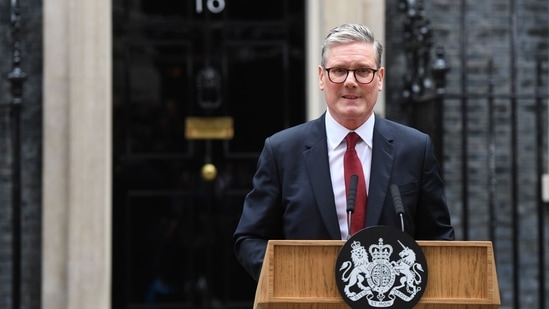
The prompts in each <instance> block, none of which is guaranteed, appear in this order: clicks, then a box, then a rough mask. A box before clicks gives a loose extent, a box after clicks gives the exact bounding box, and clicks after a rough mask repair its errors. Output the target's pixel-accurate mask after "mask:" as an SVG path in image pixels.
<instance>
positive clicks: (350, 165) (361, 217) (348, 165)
mask: <svg viewBox="0 0 549 309" xmlns="http://www.w3.org/2000/svg"><path fill="white" fill-rule="evenodd" d="M358 139H359V136H358V134H356V133H355V132H350V133H349V134H347V136H346V137H345V140H346V141H347V151H345V156H344V158H343V167H344V177H345V188H346V190H345V191H346V192H347V193H348V192H349V182H350V179H351V175H357V176H358V185H357V190H356V203H355V211H354V212H353V214H352V216H351V235H353V234H355V233H356V232H358V231H359V230H361V229H363V228H364V226H365V224H366V205H367V202H368V196H367V194H366V182H365V178H364V171H363V170H362V164H361V163H360V159H359V158H358V155H357V153H356V150H355V145H356V143H357V141H358Z"/></svg>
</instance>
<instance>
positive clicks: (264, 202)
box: [233, 138, 282, 281]
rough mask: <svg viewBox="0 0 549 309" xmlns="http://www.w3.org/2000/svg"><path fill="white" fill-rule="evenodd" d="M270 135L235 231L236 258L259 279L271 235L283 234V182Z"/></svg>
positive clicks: (279, 236)
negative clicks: (280, 179)
mask: <svg viewBox="0 0 549 309" xmlns="http://www.w3.org/2000/svg"><path fill="white" fill-rule="evenodd" d="M279 183H280V182H279V178H278V173H277V169H276V162H275V158H274V156H273V151H272V147H271V144H270V139H269V138H267V139H266V140H265V144H264V147H263V150H262V151H261V154H260V156H259V160H258V163H257V171H256V173H255V174H254V177H253V188H252V190H251V191H250V192H249V193H248V194H247V195H246V197H245V199H244V204H243V209H242V215H241V218H240V221H239V223H238V225H237V227H236V230H235V232H234V235H233V236H234V241H235V243H234V250H235V254H236V258H237V260H238V261H239V262H240V264H241V265H242V266H243V267H244V268H245V269H246V271H247V272H248V273H249V274H250V275H251V276H252V277H253V278H254V279H255V280H256V281H257V280H258V279H259V274H260V272H261V266H262V264H263V258H264V255H265V250H266V248H267V242H268V240H269V239H280V238H281V234H282V232H281V226H280V224H281V222H280V220H277V219H276V218H280V217H281V214H280V211H281V210H280V190H281V189H280V186H279Z"/></svg>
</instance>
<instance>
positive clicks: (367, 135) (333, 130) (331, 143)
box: [325, 110, 375, 150]
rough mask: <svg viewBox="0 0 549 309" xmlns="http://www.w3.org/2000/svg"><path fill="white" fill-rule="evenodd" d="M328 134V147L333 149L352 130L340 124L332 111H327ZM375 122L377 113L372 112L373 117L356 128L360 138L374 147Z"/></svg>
mask: <svg viewBox="0 0 549 309" xmlns="http://www.w3.org/2000/svg"><path fill="white" fill-rule="evenodd" d="M325 118H326V120H325V121H326V136H327V138H328V147H330V148H331V149H332V150H333V149H336V148H337V147H338V146H339V145H340V144H341V142H342V141H343V140H344V139H345V136H347V134H348V133H349V132H350V130H349V129H347V128H345V127H344V126H342V125H341V124H339V123H338V122H337V121H335V119H334V118H333V117H332V115H331V114H330V111H328V110H327V111H326V117H325ZM374 123H375V114H374V113H372V117H370V118H368V120H366V122H365V123H363V124H362V125H361V126H360V127H358V128H357V129H356V130H354V131H355V132H356V133H357V134H358V135H359V136H360V138H361V139H362V140H363V141H364V142H365V143H366V145H368V147H370V148H372V144H373V142H372V141H373V136H374Z"/></svg>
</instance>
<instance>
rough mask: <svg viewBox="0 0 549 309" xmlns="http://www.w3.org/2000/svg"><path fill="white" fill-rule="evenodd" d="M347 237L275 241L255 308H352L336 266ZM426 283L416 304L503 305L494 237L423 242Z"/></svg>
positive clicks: (438, 308)
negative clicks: (336, 275) (347, 301)
mask: <svg viewBox="0 0 549 309" xmlns="http://www.w3.org/2000/svg"><path fill="white" fill-rule="evenodd" d="M344 243H345V242H344V241H343V240H271V241H269V244H268V246H267V252H266V254H265V260H264V262H263V268H262V270H261V275H260V277H259V281H258V285H257V291H256V295H255V300H254V309H282V308H284V309H305V308H307V309H340V308H341V309H348V308H350V307H349V306H348V305H347V304H346V303H345V301H344V300H343V298H342V297H341V295H340V293H339V290H338V287H337V283H336V279H335V265H336V260H337V257H338V255H339V251H340V249H341V247H342V246H343V245H344ZM417 243H418V244H419V246H420V247H421V248H422V250H423V253H424V255H425V258H426V260H427V267H428V271H429V276H428V279H427V287H426V290H425V292H424V294H423V296H422V298H421V299H420V300H419V302H418V303H417V304H416V306H415V307H414V308H424V309H461V308H464V309H465V308H466V309H485V308H498V307H499V305H500V304H501V301H500V295H499V287H498V281H497V273H496V266H495V260H494V252H493V248H492V243H491V242H490V241H418V242H417Z"/></svg>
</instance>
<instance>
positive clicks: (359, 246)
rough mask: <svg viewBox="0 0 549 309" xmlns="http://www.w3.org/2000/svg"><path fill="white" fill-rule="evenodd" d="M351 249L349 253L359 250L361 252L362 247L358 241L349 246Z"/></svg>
mask: <svg viewBox="0 0 549 309" xmlns="http://www.w3.org/2000/svg"><path fill="white" fill-rule="evenodd" d="M351 247H352V248H353V250H351V251H359V250H363V249H364V247H363V246H362V245H361V244H360V241H356V240H355V241H353V243H352V244H351Z"/></svg>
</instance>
